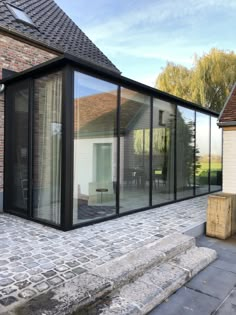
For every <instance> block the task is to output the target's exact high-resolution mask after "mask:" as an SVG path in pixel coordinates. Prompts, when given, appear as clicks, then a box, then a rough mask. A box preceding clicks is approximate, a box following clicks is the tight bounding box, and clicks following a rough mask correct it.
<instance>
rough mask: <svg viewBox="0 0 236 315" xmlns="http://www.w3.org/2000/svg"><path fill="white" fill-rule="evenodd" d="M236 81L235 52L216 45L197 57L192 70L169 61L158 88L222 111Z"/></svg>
mask: <svg viewBox="0 0 236 315" xmlns="http://www.w3.org/2000/svg"><path fill="white" fill-rule="evenodd" d="M235 82H236V54H235V53H234V52H226V51H223V50H219V49H216V48H213V49H211V50H210V52H209V53H207V54H204V55H203V56H202V57H198V56H195V60H194V66H193V67H192V68H191V69H187V68H186V67H183V66H181V65H177V64H173V63H170V62H168V63H167V65H166V67H165V68H164V70H163V71H162V73H161V74H160V75H159V76H158V78H157V81H156V87H157V88H158V89H160V90H163V91H165V92H168V93H171V94H174V95H176V96H179V97H181V98H184V99H186V100H189V101H192V102H195V103H197V104H200V105H202V106H204V107H207V108H210V109H213V110H215V111H220V110H221V109H222V107H223V105H224V103H225V101H226V98H227V97H228V95H229V93H230V91H231V89H232V87H233V85H234V83H235Z"/></svg>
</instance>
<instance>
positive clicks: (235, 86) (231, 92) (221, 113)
mask: <svg viewBox="0 0 236 315" xmlns="http://www.w3.org/2000/svg"><path fill="white" fill-rule="evenodd" d="M235 88H236V82H235V83H234V85H233V87H232V89H231V91H230V93H229V96H228V97H227V99H226V101H225V104H224V106H223V108H222V110H221V112H220V115H219V119H218V120H219V124H220V120H221V117H222V115H223V112H224V110H225V108H226V106H227V104H228V102H229V100H230V98H231V96H232V94H233V91H234V89H235ZM229 123H230V122H229ZM219 124H218V125H219ZM221 124H223V122H222V123H221Z"/></svg>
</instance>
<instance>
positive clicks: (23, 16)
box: [7, 4, 34, 25]
mask: <svg viewBox="0 0 236 315" xmlns="http://www.w3.org/2000/svg"><path fill="white" fill-rule="evenodd" d="M7 6H8V8H9V10H10V11H11V13H12V14H13V15H14V16H15V18H16V19H18V20H21V21H23V22H25V23H28V24H32V25H34V23H33V21H32V20H31V18H30V17H29V16H28V15H27V14H26V13H25V12H24V11H23V10H21V9H19V8H16V7H14V6H12V5H10V4H8V5H7Z"/></svg>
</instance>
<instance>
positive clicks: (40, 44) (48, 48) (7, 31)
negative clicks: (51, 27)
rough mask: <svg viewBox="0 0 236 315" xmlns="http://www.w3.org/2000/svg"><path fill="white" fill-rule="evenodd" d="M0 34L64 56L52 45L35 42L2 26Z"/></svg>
mask: <svg viewBox="0 0 236 315" xmlns="http://www.w3.org/2000/svg"><path fill="white" fill-rule="evenodd" d="M0 32H3V33H5V34H7V35H8V36H9V35H10V36H11V37H13V38H14V39H16V38H21V39H22V40H23V41H24V42H26V43H31V44H34V46H37V47H39V48H40V47H41V49H42V47H44V48H46V49H47V50H49V51H50V52H52V53H53V52H54V53H60V54H62V55H63V54H64V52H63V50H60V49H58V48H56V47H54V46H52V45H51V46H50V45H47V44H46V43H45V42H42V41H40V40H36V39H34V38H32V37H29V36H25V35H23V34H22V33H20V32H17V31H15V30H13V29H11V28H9V27H4V26H2V25H0Z"/></svg>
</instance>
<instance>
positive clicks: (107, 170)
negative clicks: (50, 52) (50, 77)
mask: <svg viewBox="0 0 236 315" xmlns="http://www.w3.org/2000/svg"><path fill="white" fill-rule="evenodd" d="M116 112H117V85H114V84H112V83H109V82H106V81H103V80H100V79H96V78H93V77H92V76H89V75H86V74H82V73H79V72H75V86H74V192H73V223H74V224H78V223H83V222H87V221H91V220H95V219H99V218H104V217H109V216H111V215H115V214H116V175H117V170H116V167H117V160H116V156H117V135H116V132H117V127H116Z"/></svg>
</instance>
